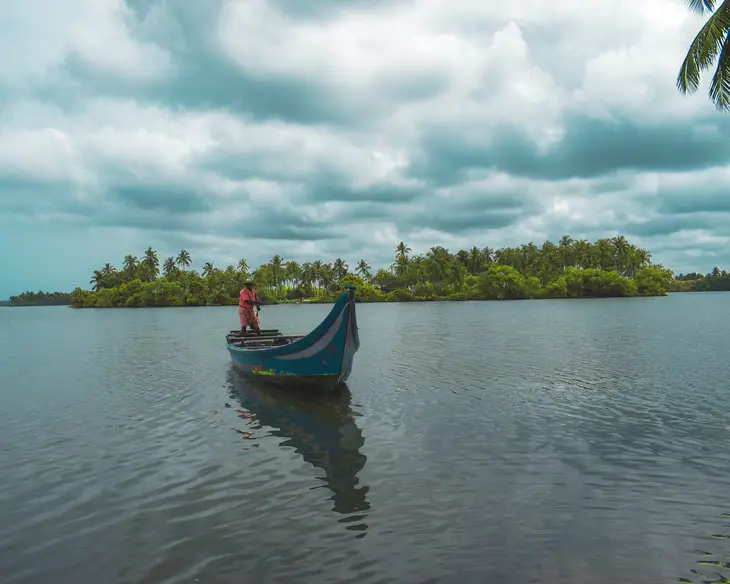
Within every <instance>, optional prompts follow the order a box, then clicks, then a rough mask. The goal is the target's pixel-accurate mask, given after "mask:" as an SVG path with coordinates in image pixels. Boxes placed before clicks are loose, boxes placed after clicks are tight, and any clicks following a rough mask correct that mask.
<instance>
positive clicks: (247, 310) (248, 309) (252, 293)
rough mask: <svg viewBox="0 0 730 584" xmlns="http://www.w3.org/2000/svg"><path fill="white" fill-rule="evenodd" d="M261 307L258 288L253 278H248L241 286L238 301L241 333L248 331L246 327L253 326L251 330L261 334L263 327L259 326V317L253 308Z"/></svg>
mask: <svg viewBox="0 0 730 584" xmlns="http://www.w3.org/2000/svg"><path fill="white" fill-rule="evenodd" d="M254 306H255V307H256V309H257V310H259V309H260V308H261V304H260V303H259V297H258V295H257V294H256V290H254V289H253V280H246V281H245V282H244V283H243V288H241V294H240V300H239V302H238V319H239V320H240V321H241V334H243V333H245V332H246V327H248V326H249V325H250V326H251V330H253V332H255V333H256V334H257V335H259V336H261V328H260V327H259V319H258V316H257V315H256V313H255V312H254V310H253V307H254Z"/></svg>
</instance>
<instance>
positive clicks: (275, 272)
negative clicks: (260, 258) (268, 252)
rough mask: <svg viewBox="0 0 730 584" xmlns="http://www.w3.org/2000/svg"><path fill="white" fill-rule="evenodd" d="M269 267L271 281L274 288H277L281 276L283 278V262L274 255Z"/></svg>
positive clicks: (278, 256) (277, 255)
mask: <svg viewBox="0 0 730 584" xmlns="http://www.w3.org/2000/svg"><path fill="white" fill-rule="evenodd" d="M269 265H270V266H271V272H270V275H271V280H272V282H271V283H272V284H273V285H274V287H277V286H278V285H279V282H281V279H282V276H284V274H285V271H284V260H283V259H282V257H281V256H280V255H279V254H276V255H275V256H274V257H273V258H271V262H270V263H269Z"/></svg>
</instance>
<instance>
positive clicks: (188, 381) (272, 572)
mask: <svg viewBox="0 0 730 584" xmlns="http://www.w3.org/2000/svg"><path fill="white" fill-rule="evenodd" d="M328 310H329V307H328V306H306V305H302V306H297V305H288V306H277V307H265V308H264V309H263V310H262V313H261V317H262V319H263V324H264V325H265V326H266V327H278V328H282V329H286V330H293V331H297V332H299V331H301V332H306V331H308V330H309V329H310V328H312V327H313V326H314V325H315V324H316V323H318V322H319V321H320V319H321V318H322V317H323V316H324V315H325V313H326V312H327V311H328ZM358 317H359V321H360V327H361V334H360V338H361V342H362V345H361V348H360V352H359V353H358V354H357V357H356V360H355V370H354V373H353V375H352V377H351V379H350V381H349V392H345V393H343V394H342V395H340V396H339V397H338V398H337V399H335V400H330V401H322V400H315V401H313V402H308V401H304V402H301V401H300V400H296V399H294V397H293V396H291V395H288V394H284V395H282V394H279V393H272V392H262V391H261V390H259V389H257V388H255V387H252V386H251V385H249V384H247V383H245V382H244V381H243V380H241V379H240V378H239V377H238V376H237V375H236V374H235V373H234V372H233V371H232V370H231V367H230V365H229V358H228V354H227V352H226V350H225V346H224V338H223V336H224V333H225V332H226V331H227V330H229V329H231V328H234V327H235V326H236V324H237V314H236V310H235V307H232V308H196V309H176V308H168V309H146V310H96V311H94V310H79V311H76V310H71V309H67V308H22V309H2V308H0V574H2V577H1V578H0V579H1V580H2V582H3V583H4V584H11V583H13V584H15V583H21V582H23V583H25V582H28V583H54V584H55V583H73V584H86V583H89V584H106V583H109V584H112V583H114V584H116V583H135V584H136V583H155V584H157V583H167V582H170V583H173V582H175V583H177V582H181V583H182V582H205V583H208V582H210V583H226V584H227V583H241V582H251V583H256V584H261V583H268V582H312V583H316V584H322V583H325V582H338V583H339V582H357V583H361V584H368V583H375V582H406V583H410V582H413V583H420V582H447V583H450V582H458V583H460V584H463V583H467V582H469V583H470V582H474V583H483V582H499V583H507V584H511V583H520V584H524V583H528V582H543V583H544V582H555V583H560V584H572V583H576V584H577V583H581V584H585V583H591V584H592V583H603V582H606V583H608V582H610V583H620V584H634V583H637V584H638V583H644V582H677V581H678V579H681V578H684V579H685V580H683V581H686V582H703V581H709V582H721V581H724V580H722V579H721V578H722V577H723V576H724V577H730V564H728V563H727V562H730V515H728V514H730V413H729V407H728V405H729V403H730V337H729V336H728V331H729V325H730V294H685V295H673V296H670V297H668V298H659V299H631V300H583V301H533V302H530V301H527V302H481V303H433V304H391V305H360V306H359V307H358Z"/></svg>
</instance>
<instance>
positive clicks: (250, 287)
mask: <svg viewBox="0 0 730 584" xmlns="http://www.w3.org/2000/svg"><path fill="white" fill-rule="evenodd" d="M243 285H244V286H245V287H246V288H247V289H248V290H253V280H246V281H245V282H244V283H243Z"/></svg>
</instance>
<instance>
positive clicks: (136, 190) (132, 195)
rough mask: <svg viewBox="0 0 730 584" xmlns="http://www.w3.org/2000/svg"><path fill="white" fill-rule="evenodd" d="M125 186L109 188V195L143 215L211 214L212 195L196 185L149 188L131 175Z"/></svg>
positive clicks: (148, 185)
mask: <svg viewBox="0 0 730 584" xmlns="http://www.w3.org/2000/svg"><path fill="white" fill-rule="evenodd" d="M128 178H129V180H128V182H126V183H121V182H120V183H117V185H111V186H110V187H109V193H110V195H111V196H112V197H113V198H114V199H116V200H117V201H119V202H121V203H122V204H124V205H128V206H131V207H135V208H137V209H141V210H142V211H167V212H169V213H180V214H188V213H201V212H205V211H212V210H213V208H214V206H213V204H212V201H211V196H212V193H211V192H206V191H205V190H204V189H201V188H197V187H195V186H193V185H189V184H187V185H185V184H175V183H174V182H171V183H167V184H165V183H162V184H160V183H157V184H149V183H147V184H146V183H145V182H144V181H137V180H135V178H134V177H133V176H132V175H131V174H130V175H129V177H128Z"/></svg>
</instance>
